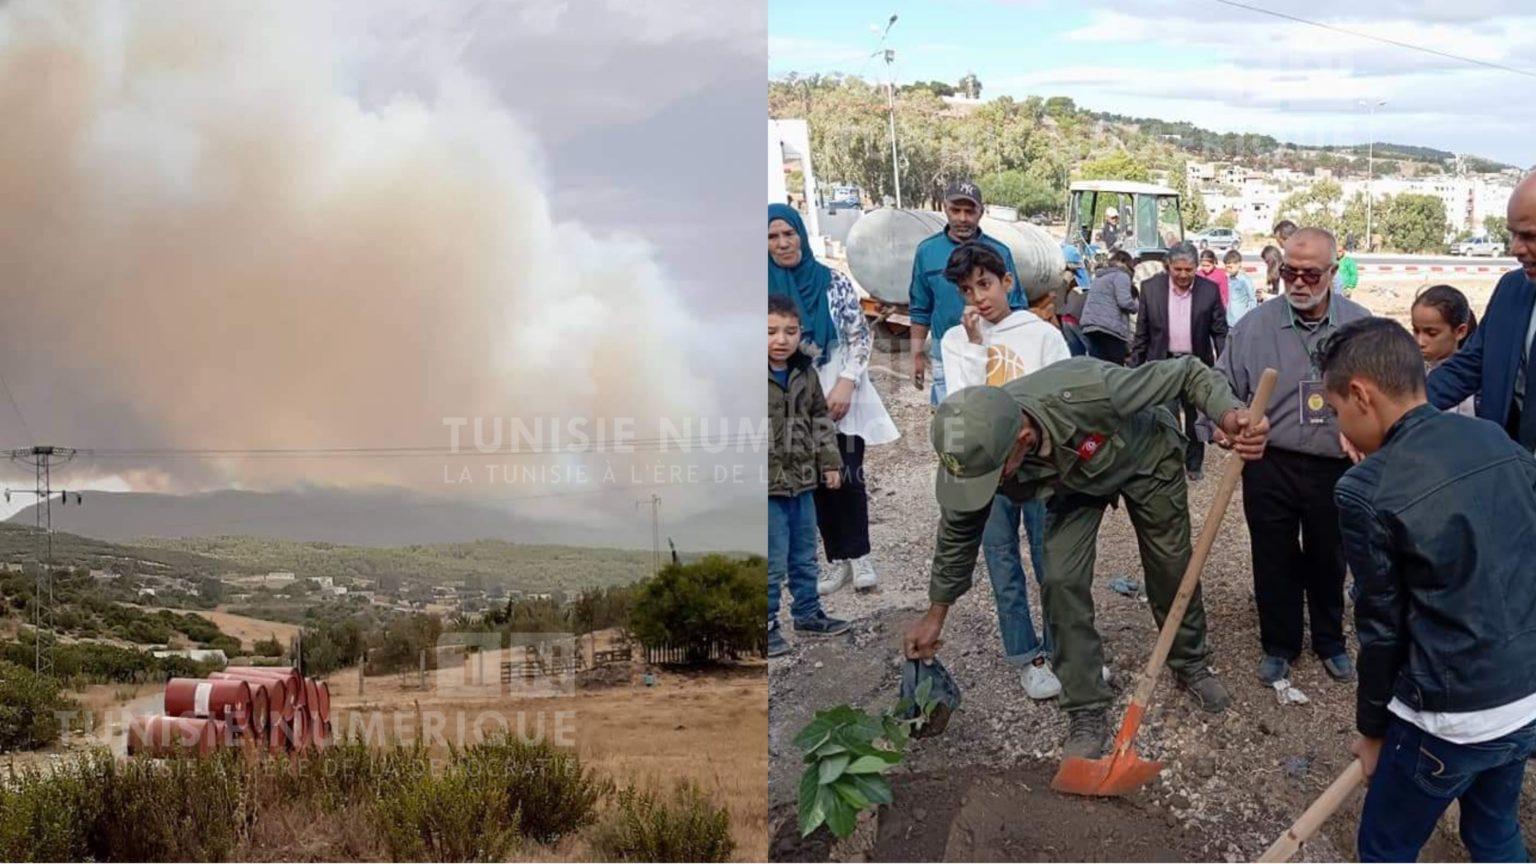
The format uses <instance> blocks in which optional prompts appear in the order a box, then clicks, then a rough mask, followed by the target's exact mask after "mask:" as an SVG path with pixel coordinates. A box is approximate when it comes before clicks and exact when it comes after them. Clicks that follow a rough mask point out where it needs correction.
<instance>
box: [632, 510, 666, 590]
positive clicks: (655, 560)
mask: <svg viewBox="0 0 1536 864" xmlns="http://www.w3.org/2000/svg"><path fill="white" fill-rule="evenodd" d="M642 503H644V502H642V501H636V502H635V509H636V510H639V509H640V505H641V504H642ZM650 503H651V575H652V576H655V575H656V574H658V573H660V572H661V496H660V495H657V494H656V493H655V492H652V493H651V502H650Z"/></svg>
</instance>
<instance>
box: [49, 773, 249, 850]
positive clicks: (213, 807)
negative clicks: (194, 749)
mask: <svg viewBox="0 0 1536 864" xmlns="http://www.w3.org/2000/svg"><path fill="white" fill-rule="evenodd" d="M76 770H77V771H78V772H79V776H80V777H81V778H82V781H83V783H84V785H85V788H86V789H88V790H91V794H89V795H87V796H86V798H85V802H84V804H83V806H81V807H80V816H81V817H82V818H83V820H84V821H86V824H88V825H89V830H88V832H87V836H86V843H87V847H88V849H89V851H90V855H91V857H92V858H94V859H95V860H97V861H221V860H227V859H228V858H229V857H230V855H231V854H232V853H233V852H234V850H235V848H236V845H237V843H238V842H239V840H240V836H241V834H242V833H243V829H244V828H245V827H247V826H248V825H249V822H250V820H251V818H253V815H254V814H253V813H252V812H251V810H250V807H251V806H252V805H253V803H254V802H252V801H251V799H250V798H249V796H248V795H245V794H243V793H244V791H245V787H246V783H245V782H243V781H244V780H245V779H246V777H245V776H244V775H243V773H242V772H243V766H242V764H241V761H240V754H238V753H233V752H225V753H221V754H219V755H218V756H216V757H214V758H197V757H193V756H187V757H180V758H173V759H162V760H150V759H130V760H128V761H126V762H118V761H117V760H116V759H114V758H112V756H111V755H109V754H107V753H105V752H101V751H98V752H97V753H96V754H95V755H94V756H93V757H92V758H90V759H88V760H85V761H83V762H80V763H77V765H76Z"/></svg>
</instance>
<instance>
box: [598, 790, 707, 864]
mask: <svg viewBox="0 0 1536 864" xmlns="http://www.w3.org/2000/svg"><path fill="white" fill-rule="evenodd" d="M592 845H593V847H594V848H595V849H596V850H597V852H598V854H599V856H600V857H601V858H603V859H604V860H607V861H724V860H726V859H728V858H730V857H731V853H732V852H734V851H735V850H736V842H735V841H734V840H732V839H731V816H730V813H729V811H727V810H726V809H725V808H724V807H716V806H714V804H712V803H711V802H710V800H709V798H708V797H707V796H705V795H704V793H703V792H701V791H699V789H698V787H697V786H695V785H693V784H692V783H686V782H685V783H679V784H678V785H677V787H676V788H675V789H674V790H673V793H672V799H671V801H670V802H669V801H666V800H663V799H661V798H659V797H658V796H657V795H655V794H653V793H651V792H642V791H637V790H635V789H633V788H628V789H625V790H623V791H622V792H620V793H619V795H618V800H617V801H616V802H615V805H614V807H613V809H612V810H610V811H609V812H608V814H607V815H606V816H605V817H604V818H603V821H602V822H601V823H600V824H599V826H598V829H597V831H596V833H595V836H594V837H593V840H592Z"/></svg>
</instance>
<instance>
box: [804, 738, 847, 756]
mask: <svg viewBox="0 0 1536 864" xmlns="http://www.w3.org/2000/svg"><path fill="white" fill-rule="evenodd" d="M847 752H848V748H847V747H844V746H843V745H841V744H839V743H837V742H836V741H832V740H828V741H827V743H825V744H823V745H821V746H820V747H817V748H816V749H815V750H812V751H811V753H812V754H814V755H815V756H819V757H827V756H836V755H837V754H839V753H847Z"/></svg>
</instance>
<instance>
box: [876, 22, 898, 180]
mask: <svg viewBox="0 0 1536 864" xmlns="http://www.w3.org/2000/svg"><path fill="white" fill-rule="evenodd" d="M895 23H896V15H895V14H894V13H892V15H891V20H889V21H887V22H885V29H884V30H880V29H879V27H878V26H877V25H874V24H871V25H870V29H871V30H877V31H879V32H880V48H879V49H877V50H876V51H875V53H873V54H871V55H869V56H871V57H876V56H880V55H884V58H885V98H886V104H887V105H888V106H889V109H890V116H891V177H892V179H893V180H894V181H895V183H896V209H897V210H900V209H901V166H900V165H899V164H897V157H896V84H895V82H894V81H893V79H892V78H891V75H892V72H891V63H893V62H895V60H896V50H895V49H894V48H887V47H885V37H887V36H889V35H890V34H891V27H892V25H894V24H895Z"/></svg>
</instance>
